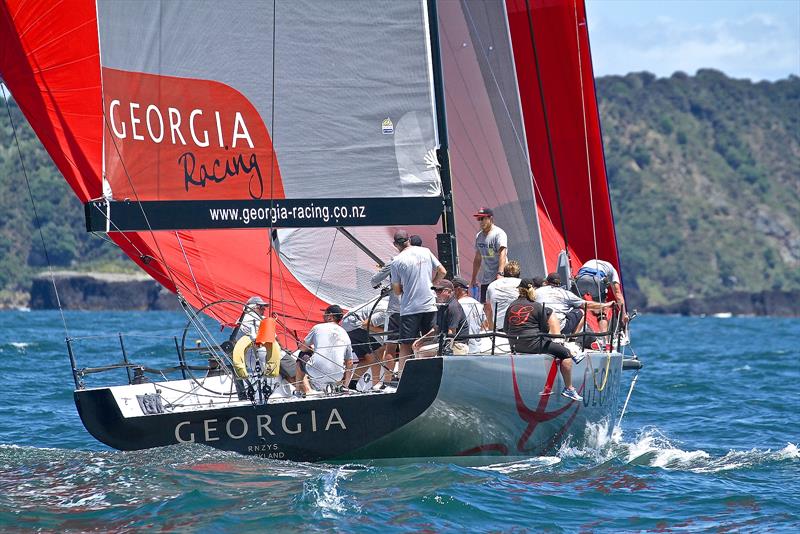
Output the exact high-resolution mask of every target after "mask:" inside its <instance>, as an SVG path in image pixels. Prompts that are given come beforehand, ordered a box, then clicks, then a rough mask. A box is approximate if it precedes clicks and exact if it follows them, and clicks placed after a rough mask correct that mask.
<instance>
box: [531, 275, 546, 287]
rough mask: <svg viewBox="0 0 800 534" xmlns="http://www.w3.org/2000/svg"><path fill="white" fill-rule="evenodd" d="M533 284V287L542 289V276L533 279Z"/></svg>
mask: <svg viewBox="0 0 800 534" xmlns="http://www.w3.org/2000/svg"><path fill="white" fill-rule="evenodd" d="M531 282H533V287H537V288H538V287H542V286H543V285H544V278H542V277H541V276H534V277H533V278H531Z"/></svg>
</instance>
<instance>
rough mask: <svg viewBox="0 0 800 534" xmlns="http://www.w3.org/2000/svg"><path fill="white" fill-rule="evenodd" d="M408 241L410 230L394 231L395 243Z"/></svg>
mask: <svg viewBox="0 0 800 534" xmlns="http://www.w3.org/2000/svg"><path fill="white" fill-rule="evenodd" d="M406 241H408V232H406V231H405V230H398V231H396V232H395V233H394V242H395V243H405V242H406Z"/></svg>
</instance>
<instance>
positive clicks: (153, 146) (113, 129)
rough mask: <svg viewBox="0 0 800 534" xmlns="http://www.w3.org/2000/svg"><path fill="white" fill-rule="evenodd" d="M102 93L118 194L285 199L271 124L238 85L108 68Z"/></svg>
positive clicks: (109, 165) (109, 173)
mask: <svg viewBox="0 0 800 534" xmlns="http://www.w3.org/2000/svg"><path fill="white" fill-rule="evenodd" d="M103 93H104V95H105V103H104V107H105V114H106V121H105V123H106V128H105V141H106V142H105V144H104V145H105V147H104V150H105V162H106V169H105V170H106V178H107V179H108V182H109V183H110V184H111V192H112V195H113V197H114V198H138V199H139V200H251V199H262V198H264V196H265V194H266V195H268V196H271V197H272V198H276V199H282V198H284V192H283V184H282V181H281V177H280V171H279V169H278V162H277V158H276V157H275V153H274V150H273V147H272V141H271V139H270V135H269V132H268V131H267V128H266V125H265V124H264V121H263V120H262V117H261V115H260V114H259V113H258V111H257V110H256V109H255V107H254V106H253V104H252V103H251V102H250V101H249V100H248V99H247V98H246V97H245V96H244V95H243V94H242V93H240V92H239V91H237V90H236V89H234V88H233V87H230V86H228V85H225V84H223V83H220V82H217V81H213V80H202V79H185V78H177V77H171V76H162V75H156V74H147V73H141V72H129V71H122V70H117V69H110V68H103Z"/></svg>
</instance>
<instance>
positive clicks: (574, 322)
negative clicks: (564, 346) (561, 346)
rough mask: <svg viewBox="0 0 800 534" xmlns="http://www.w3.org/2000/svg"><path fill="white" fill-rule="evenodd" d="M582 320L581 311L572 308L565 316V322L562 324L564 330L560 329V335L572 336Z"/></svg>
mask: <svg viewBox="0 0 800 534" xmlns="http://www.w3.org/2000/svg"><path fill="white" fill-rule="evenodd" d="M582 318H583V310H581V309H580V308H573V309H572V310H570V311H569V313H568V314H567V315H566V319H567V320H566V322H565V323H564V328H562V329H561V333H562V334H574V333H575V329H576V328H577V327H578V323H580V322H581V319H582Z"/></svg>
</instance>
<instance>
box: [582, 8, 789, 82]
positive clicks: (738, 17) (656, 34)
mask: <svg viewBox="0 0 800 534" xmlns="http://www.w3.org/2000/svg"><path fill="white" fill-rule="evenodd" d="M586 9H587V19H588V23H589V40H590V43H591V47H592V61H593V63H594V73H595V76H603V75H607V74H627V73H629V72H638V71H643V70H646V71H649V72H652V73H653V74H656V75H657V76H670V75H672V73H673V72H675V71H683V72H685V73H687V74H694V73H695V72H696V71H697V69H699V68H713V69H717V70H720V71H722V72H724V73H725V74H727V75H728V76H730V77H733V78H749V79H751V80H754V81H759V80H777V79H781V78H786V77H788V76H789V75H790V74H794V75H795V76H800V0H586Z"/></svg>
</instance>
